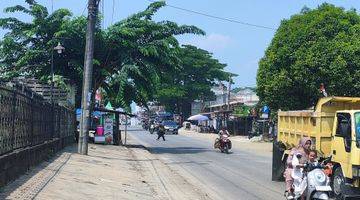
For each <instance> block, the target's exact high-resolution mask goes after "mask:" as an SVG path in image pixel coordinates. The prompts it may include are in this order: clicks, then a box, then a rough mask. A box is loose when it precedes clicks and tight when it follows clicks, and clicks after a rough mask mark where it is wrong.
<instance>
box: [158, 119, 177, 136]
mask: <svg viewBox="0 0 360 200" xmlns="http://www.w3.org/2000/svg"><path fill="white" fill-rule="evenodd" d="M162 124H163V125H164V127H165V133H171V134H178V130H179V128H180V126H179V125H178V124H177V123H176V122H175V121H170V120H168V121H163V122H162Z"/></svg>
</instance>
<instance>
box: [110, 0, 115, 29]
mask: <svg viewBox="0 0 360 200" xmlns="http://www.w3.org/2000/svg"><path fill="white" fill-rule="evenodd" d="M112 3H113V5H112V13H111V25H112V24H113V22H114V13H115V0H113V2H112Z"/></svg>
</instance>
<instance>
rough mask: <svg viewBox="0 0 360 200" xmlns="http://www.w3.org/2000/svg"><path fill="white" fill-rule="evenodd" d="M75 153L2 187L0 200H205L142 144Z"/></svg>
mask: <svg viewBox="0 0 360 200" xmlns="http://www.w3.org/2000/svg"><path fill="white" fill-rule="evenodd" d="M131 143H132V141H131V140H130V141H129V144H131ZM75 151H76V146H73V147H69V148H66V149H65V150H64V151H62V152H61V153H59V154H58V155H57V157H56V158H54V159H53V160H51V161H49V162H44V163H42V164H41V165H40V166H38V167H37V168H34V169H32V170H30V171H29V172H28V173H27V174H26V175H24V176H22V177H20V178H19V179H18V180H16V181H15V182H13V183H11V184H9V185H8V186H6V187H4V188H1V193H0V199H41V200H42V199H44V200H48V199H52V200H53V199H54V200H56V199H64V200H65V199H66V200H69V199H70V200H71V199H76V200H82V199H84V200H85V199H99V200H100V199H104V200H107V199H145V200H146V199H161V200H162V199H209V197H208V194H206V193H205V192H202V191H201V189H199V188H198V187H197V186H194V185H191V184H190V183H189V182H188V181H187V180H186V178H184V177H182V176H181V175H180V174H178V173H177V172H176V171H173V170H172V169H170V168H169V167H168V166H167V165H165V164H164V163H162V162H161V161H160V160H158V159H157V158H156V157H155V156H154V155H152V154H150V153H149V152H148V151H147V150H145V149H143V148H142V146H138V145H129V146H128V147H123V146H111V145H107V146H105V145H93V144H90V145H89V155H88V156H82V155H79V154H77V153H75Z"/></svg>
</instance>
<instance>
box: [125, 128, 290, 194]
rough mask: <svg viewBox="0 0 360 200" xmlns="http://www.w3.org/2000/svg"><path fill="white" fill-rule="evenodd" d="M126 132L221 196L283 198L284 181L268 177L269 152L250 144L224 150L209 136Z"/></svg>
mask: <svg viewBox="0 0 360 200" xmlns="http://www.w3.org/2000/svg"><path fill="white" fill-rule="evenodd" d="M129 136H130V137H131V138H132V140H134V142H136V143H139V144H141V145H143V146H145V147H146V148H147V149H148V150H149V151H150V152H151V153H153V154H156V155H157V156H158V157H159V159H161V160H162V161H163V162H165V163H166V164H167V165H169V166H173V167H177V168H178V169H179V168H180V169H181V170H180V171H182V170H183V171H184V172H186V173H187V174H191V176H192V177H193V178H194V179H196V180H197V181H198V182H199V183H202V185H203V186H205V187H206V188H207V189H209V190H211V191H214V192H216V194H218V197H221V199H229V200H230V199H231V200H233V199H234V200H235V199H236V200H237V199H239V200H252V199H266V200H279V199H285V198H284V196H283V191H284V183H279V182H272V181H271V153H266V154H263V155H260V154H258V153H256V152H252V150H251V148H248V147H247V148H246V149H242V147H236V148H233V149H232V150H231V153H230V154H223V153H220V151H219V150H216V149H213V141H211V140H210V139H205V138H196V137H192V136H189V135H166V141H162V139H161V140H159V141H157V140H156V136H157V135H156V134H153V135H151V134H150V133H149V132H147V131H143V130H140V129H138V130H129ZM180 173H181V172H180Z"/></svg>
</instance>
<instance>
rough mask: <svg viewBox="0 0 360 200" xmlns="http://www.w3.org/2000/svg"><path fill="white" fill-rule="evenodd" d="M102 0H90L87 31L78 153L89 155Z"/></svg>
mask: <svg viewBox="0 0 360 200" xmlns="http://www.w3.org/2000/svg"><path fill="white" fill-rule="evenodd" d="M99 2H100V0H89V1H88V23H87V31H86V46H85V59H84V75H83V89H82V97H81V121H80V135H79V145H78V153H80V154H82V155H87V153H88V137H89V127H90V117H91V111H90V110H91V109H90V107H91V99H92V98H91V95H92V91H91V90H92V76H93V58H94V35H95V24H96V20H97V13H98V8H99Z"/></svg>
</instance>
